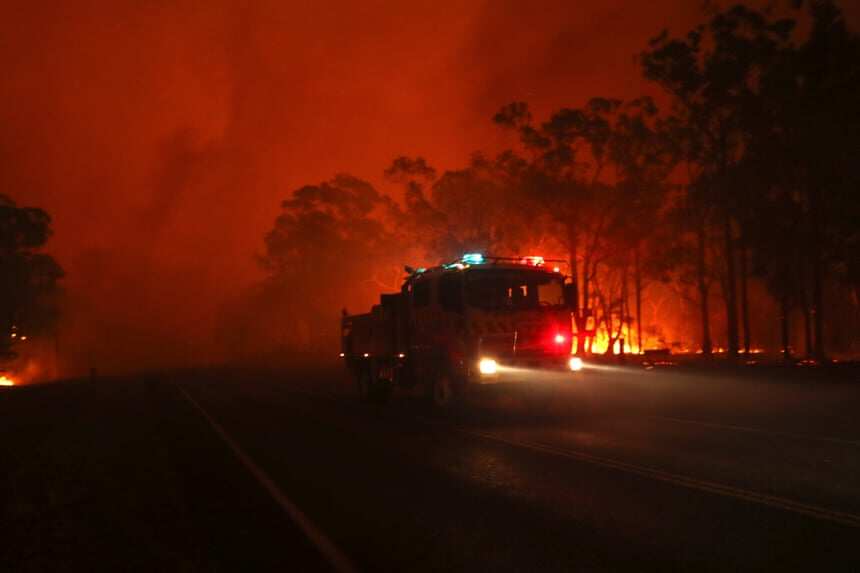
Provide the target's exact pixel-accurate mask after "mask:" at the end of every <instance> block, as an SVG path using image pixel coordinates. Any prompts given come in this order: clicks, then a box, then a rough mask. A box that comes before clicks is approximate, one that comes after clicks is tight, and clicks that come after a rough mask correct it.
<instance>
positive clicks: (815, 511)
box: [454, 427, 860, 527]
mask: <svg viewBox="0 0 860 573" xmlns="http://www.w3.org/2000/svg"><path fill="white" fill-rule="evenodd" d="M454 429H455V430H456V431H458V432H460V433H463V434H467V435H472V436H477V437H479V438H483V439H485V440H492V441H495V442H500V443H503V444H507V445H509V446H515V447H519V448H525V449H529V450H532V451H536V452H540V453H544V454H550V455H553V456H558V457H563V458H569V459H573V460H577V461H580V462H586V463H590V464H593V465H598V466H602V467H606V468H611V469H614V470H620V471H623V472H627V473H631V474H636V475H639V476H642V477H646V478H649V479H653V480H658V481H662V482H666V483H670V484H673V485H678V486H682V487H686V488H689V489H695V490H699V491H704V492H708V493H712V494H717V495H722V496H725V497H731V498H735V499H741V500H744V501H748V502H753V503H757V504H760V505H766V506H769V507H774V508H777V509H782V510H785V511H791V512H793V513H799V514H802V515H806V516H808V517H814V518H816V519H820V520H824V521H830V522H834V523H838V524H840V525H846V526H849V527H860V515H856V514H853V513H845V512H841V511H835V510H832V509H827V508H824V507H819V506H816V505H812V504H808V503H802V502H799V501H795V500H792V499H788V498H784V497H779V496H775V495H769V494H766V493H759V492H756V491H751V490H745V489H740V488H736V487H733V486H729V485H725V484H721V483H717V482H712V481H706V480H700V479H696V478H692V477H688V476H684V475H680V474H674V473H670V472H666V471H663V470H658V469H656V468H650V467H647V466H640V465H636V464H630V463H627V462H622V461H619V460H613V459H611V458H604V457H601V456H595V455H592V454H588V453H585V452H580V451H576V450H569V449H566V448H559V447H556V446H549V445H546V444H541V443H537V442H527V441H521V440H513V439H510V438H505V437H502V436H499V435H497V434H494V433H491V432H482V431H478V430H469V429H466V428H461V427H455V428H454Z"/></svg>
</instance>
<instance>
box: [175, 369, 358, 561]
mask: <svg viewBox="0 0 860 573" xmlns="http://www.w3.org/2000/svg"><path fill="white" fill-rule="evenodd" d="M176 387H177V388H178V389H179V391H180V392H181V393H182V395H183V396H185V399H186V400H188V402H189V403H190V404H191V405H192V406H194V408H195V409H196V410H197V411H198V412H200V415H201V416H203V418H204V419H205V420H206V421H207V422H208V423H209V425H210V426H211V427H212V430H213V431H214V432H215V433H216V434H217V435H218V437H220V438H221V440H223V442H224V443H225V444H227V447H228V448H230V451H232V452H233V454H234V455H235V456H236V457H237V458H238V459H239V461H240V462H242V465H243V466H245V469H247V470H248V471H249V472H250V473H251V475H253V476H254V479H256V480H257V482H258V483H259V484H260V485H261V486H262V487H263V489H264V490H266V492H267V493H268V494H269V495H270V496H271V497H272V499H273V500H274V501H275V503H277V504H278V505H279V506H280V507H281V509H283V510H284V512H286V514H287V515H288V516H289V517H290V519H292V520H293V523H295V524H296V525H297V526H298V527H299V529H301V530H302V533H304V534H305V536H306V537H307V538H308V540H309V541H310V542H311V543H312V544H313V545H314V546H315V547H316V548H317V550H318V551H319V552H320V553H321V554H322V556H323V557H325V559H326V560H327V561H328V562H329V564H330V565H331V566H332V567H333V568H334V570H335V571H338V572H340V573H353V572H354V571H355V570H356V569H355V567H354V566H353V564H352V563H351V562H350V560H349V558H347V556H346V555H344V553H343V552H342V551H341V550H340V549H338V548H337V546H336V545H335V544H334V543H332V541H331V540H330V539H329V538H328V537H327V536H326V535H325V534H324V533H323V532H322V531H320V529H319V528H318V527H317V526H316V525H314V524H313V522H311V520H310V519H308V517H307V516H306V515H305V514H304V513H303V512H302V510H300V509H299V508H298V507H297V506H296V504H294V503H293V502H292V501H291V500H290V499H289V498H288V497H287V496H286V495H285V494H284V492H283V491H281V489H280V488H279V487H278V486H277V485H276V484H275V482H274V481H273V480H272V478H271V477H269V475H268V474H267V473H266V472H265V471H264V470H263V469H262V468H261V467H260V466H258V465H257V464H256V463H255V462H254V460H252V459H251V457H250V456H249V455H248V454H246V453H245V452H244V450H242V448H241V447H240V446H239V444H238V443H237V442H236V440H234V439H233V438H232V437H230V435H229V434H228V433H227V432H226V430H224V428H222V427H221V425H220V424H219V423H218V422H216V421H215V420H214V419H213V418H212V416H210V415H209V413H208V412H206V410H204V409H203V407H202V406H201V405H200V404H199V403H197V401H196V400H195V399H194V398H192V397H191V396H190V395H189V394H188V392H186V391H185V389H184V388H182V387H181V386H179V385H178V384H177V385H176Z"/></svg>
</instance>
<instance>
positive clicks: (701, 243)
mask: <svg viewBox="0 0 860 573" xmlns="http://www.w3.org/2000/svg"><path fill="white" fill-rule="evenodd" d="M697 239H698V248H697V253H696V254H697V256H696V282H697V284H698V289H699V310H700V312H701V317H702V354H704V355H705V356H710V355H711V351H712V348H711V325H710V320H711V319H710V313H709V310H708V281H707V278H706V276H705V272H706V271H705V223H704V221H702V224H701V226H700V227H699V229H698V232H697Z"/></svg>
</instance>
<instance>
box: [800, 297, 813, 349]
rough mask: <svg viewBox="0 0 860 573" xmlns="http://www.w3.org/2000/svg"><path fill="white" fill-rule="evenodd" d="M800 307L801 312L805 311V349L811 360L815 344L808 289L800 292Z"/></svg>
mask: <svg viewBox="0 0 860 573" xmlns="http://www.w3.org/2000/svg"><path fill="white" fill-rule="evenodd" d="M800 305H801V310H802V311H803V335H804V344H803V348H804V350H805V351H806V352H805V356H806V358H810V357H811V356H812V352H813V344H812V317H811V311H810V310H809V299H808V298H807V293H806V287H802V288H801V291H800Z"/></svg>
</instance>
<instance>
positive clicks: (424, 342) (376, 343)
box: [341, 253, 582, 406]
mask: <svg viewBox="0 0 860 573" xmlns="http://www.w3.org/2000/svg"><path fill="white" fill-rule="evenodd" d="M553 262H555V261H546V260H544V259H543V258H542V257H534V256H529V257H489V256H484V255H482V254H478V253H469V254H466V255H464V256H463V257H462V258H460V259H458V260H457V261H454V262H451V263H448V264H444V265H440V266H438V267H433V268H430V269H424V268H419V269H412V268H409V267H407V269H406V270H407V273H408V276H407V277H406V280H405V281H404V283H403V286H402V288H401V290H400V292H399V293H397V294H384V295H382V297H381V300H380V304H378V305H375V306H374V307H373V309H372V310H371V312H370V313H368V314H361V315H352V316H350V315H345V316H344V317H343V319H342V322H341V334H342V339H341V341H342V342H341V344H342V348H341V351H342V353H341V356H342V357H343V358H344V359H345V362H346V365H347V367H348V368H349V370H350V372H351V373H352V374H353V376H354V377H355V379H356V381H357V383H358V387H359V389H360V391H361V393H362V395H364V396H365V397H367V398H370V399H384V398H385V397H387V395H388V393H389V392H390V391H391V389H393V388H394V387H403V388H413V387H415V386H418V385H421V386H423V387H424V388H425V389H426V391H427V394H428V396H429V397H430V398H431V399H432V401H433V402H434V403H435V404H437V405H440V406H441V405H445V404H447V403H448V402H450V400H451V398H452V397H453V396H455V395H457V394H458V393H460V392H462V391H463V390H465V389H466V388H468V387H469V386H470V385H473V384H486V383H492V382H498V381H503V380H510V381H516V379H517V377H518V374H521V373H522V372H523V369H529V368H540V369H547V368H551V369H560V370H565V371H571V370H572V371H578V370H579V369H581V367H582V362H581V360H580V359H579V358H578V357H575V356H572V355H571V349H572V339H573V332H572V320H571V312H572V311H573V304H574V301H575V299H576V295H575V290H574V288H575V287H574V285H573V284H572V283H571V282H570V280H569V279H567V278H566V277H565V276H564V275H563V274H562V273H561V272H560V269H559V267H558V266H549V265H548V263H553Z"/></svg>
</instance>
